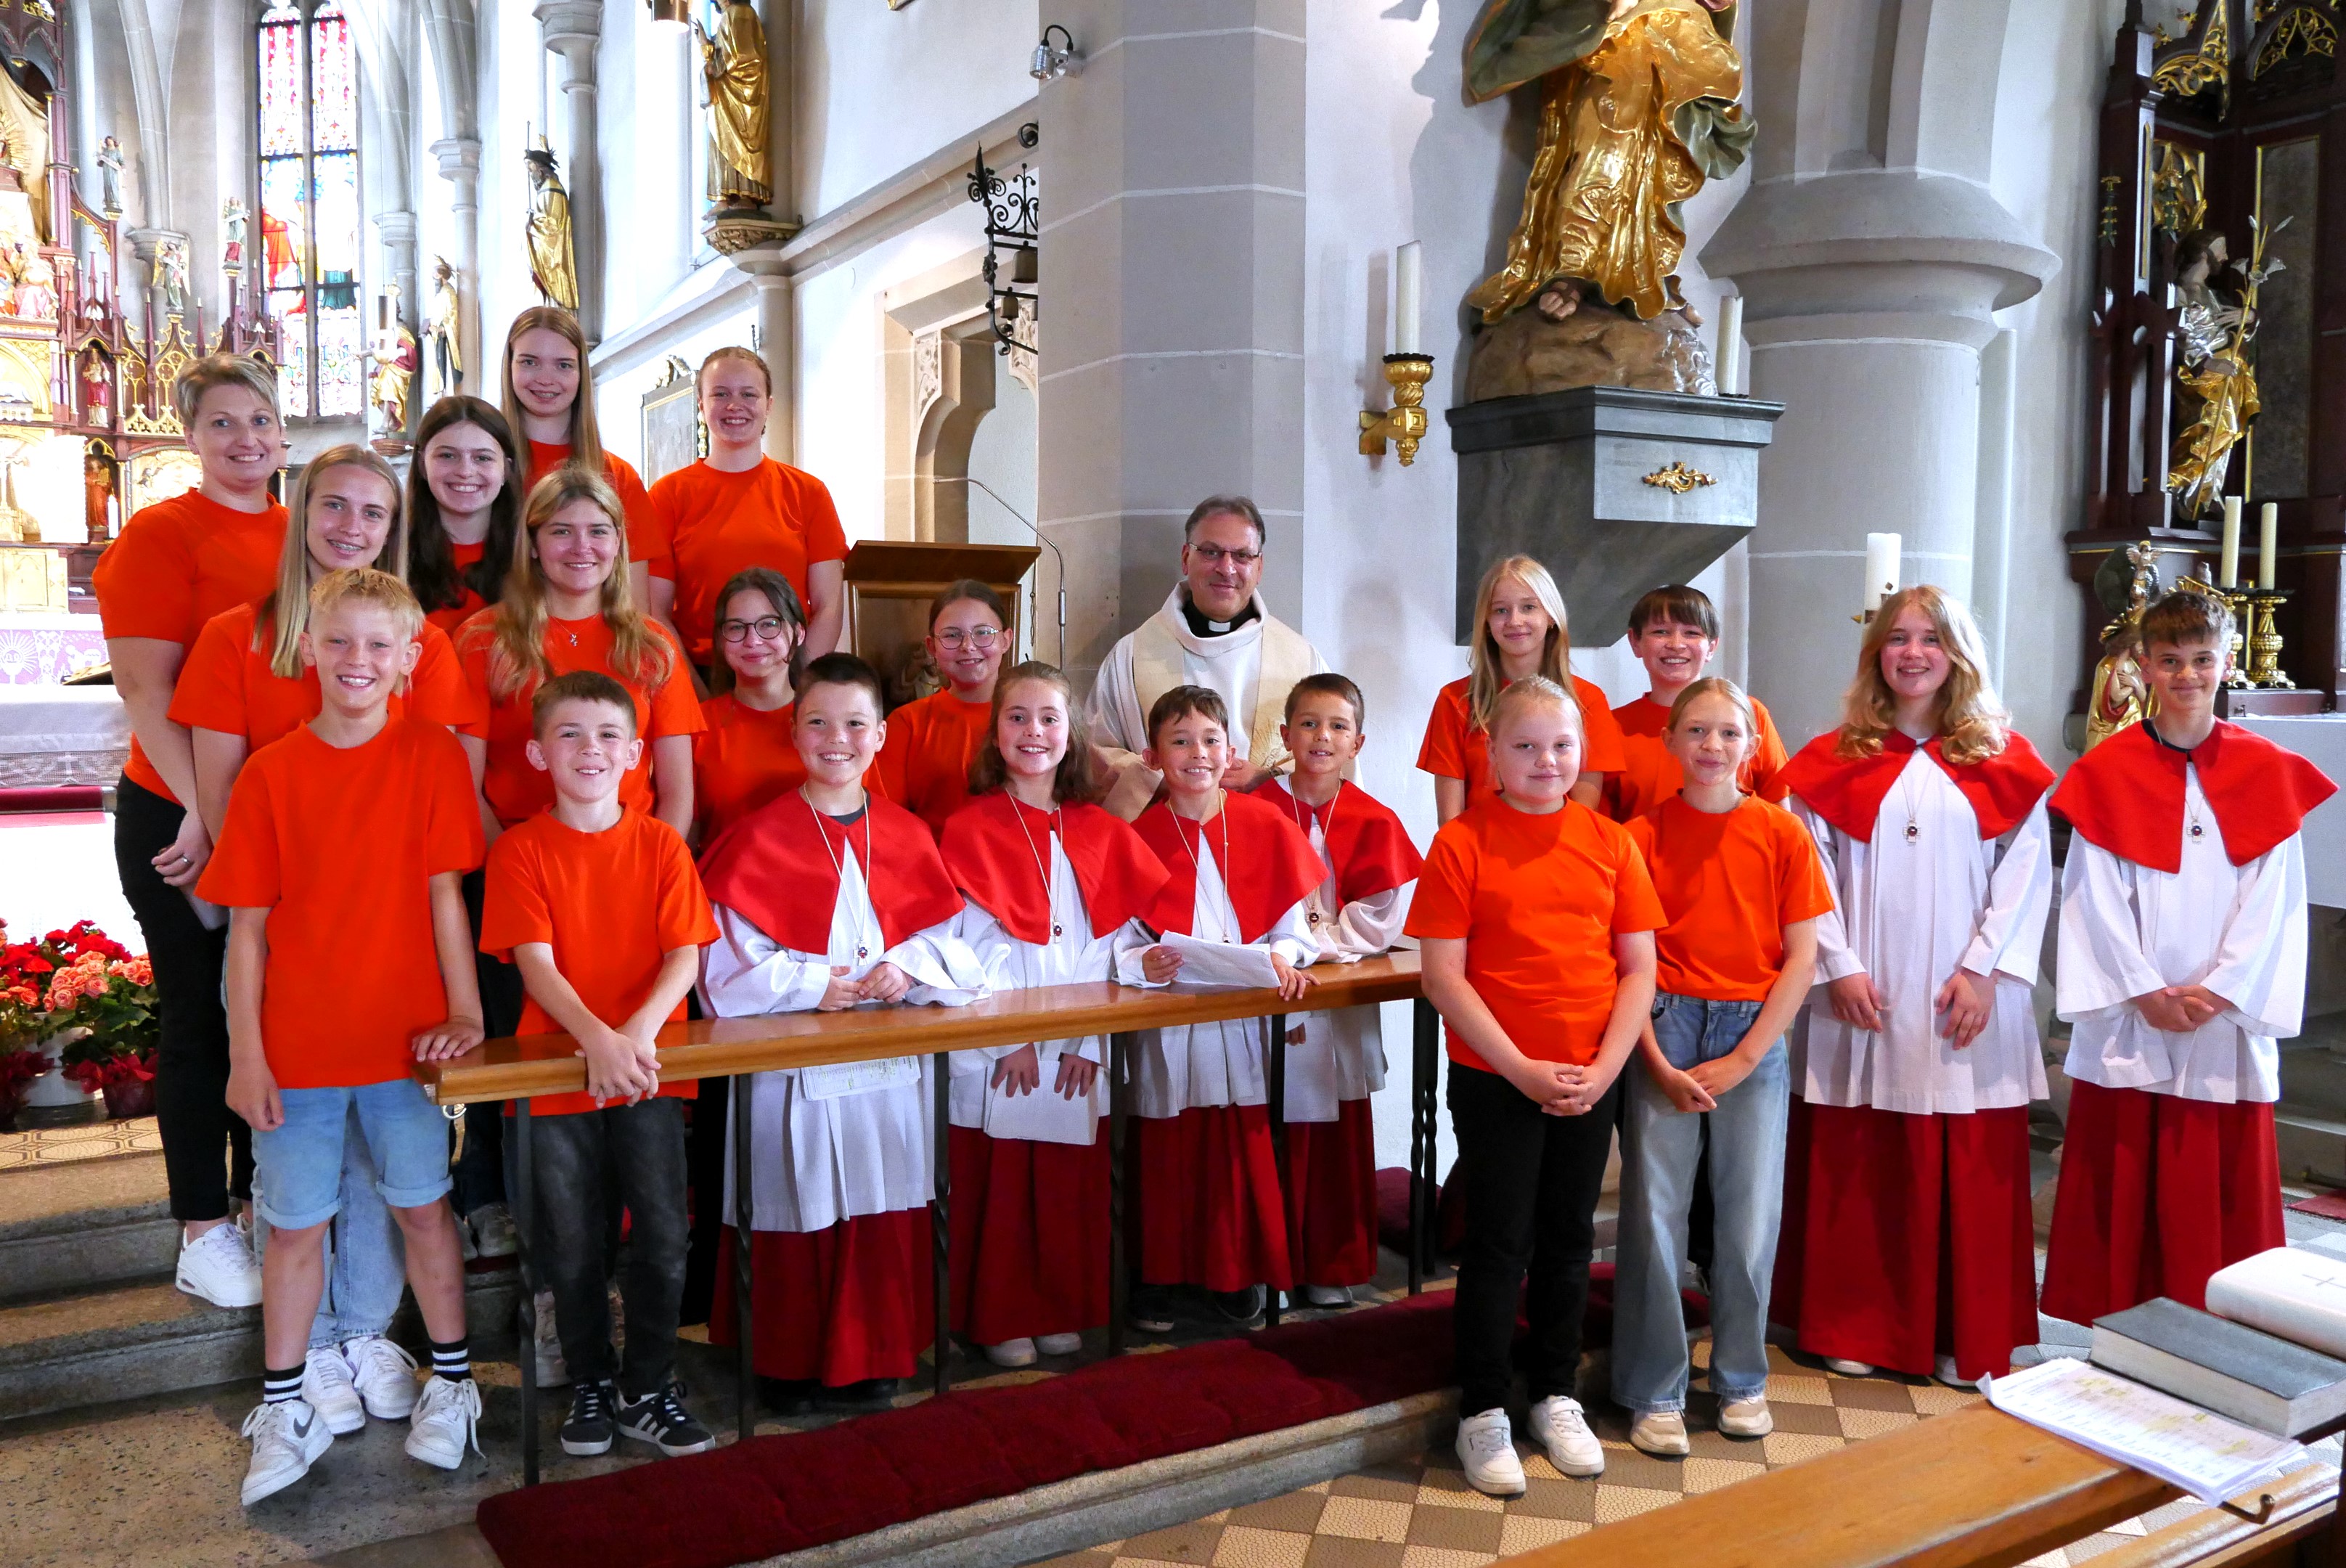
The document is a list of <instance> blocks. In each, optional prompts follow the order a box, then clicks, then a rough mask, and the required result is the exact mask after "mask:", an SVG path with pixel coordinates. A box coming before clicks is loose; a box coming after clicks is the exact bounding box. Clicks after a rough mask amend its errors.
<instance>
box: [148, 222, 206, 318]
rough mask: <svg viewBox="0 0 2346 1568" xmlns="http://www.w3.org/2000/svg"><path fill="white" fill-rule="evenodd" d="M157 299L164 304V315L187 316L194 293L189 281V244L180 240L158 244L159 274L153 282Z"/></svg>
mask: <svg viewBox="0 0 2346 1568" xmlns="http://www.w3.org/2000/svg"><path fill="white" fill-rule="evenodd" d="M149 282H150V285H151V286H152V287H153V289H154V290H155V294H156V297H157V298H158V299H159V300H161V301H162V305H163V312H164V314H166V315H169V316H178V315H183V314H185V313H186V311H187V309H188V300H189V299H190V298H191V297H193V295H194V292H195V290H194V289H193V287H192V286H191V285H190V284H189V281H188V242H187V241H186V240H184V239H179V238H177V237H176V236H174V237H171V238H168V239H159V240H158V241H156V244H155V270H154V272H153V274H152V275H151V277H150V279H149Z"/></svg>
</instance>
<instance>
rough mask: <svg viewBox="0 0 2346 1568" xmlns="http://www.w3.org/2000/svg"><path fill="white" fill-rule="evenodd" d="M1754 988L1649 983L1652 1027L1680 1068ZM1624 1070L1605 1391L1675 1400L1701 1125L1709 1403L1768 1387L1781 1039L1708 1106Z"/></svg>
mask: <svg viewBox="0 0 2346 1568" xmlns="http://www.w3.org/2000/svg"><path fill="white" fill-rule="evenodd" d="M1759 1015H1760V1003H1757V1002H1705V1001H1702V1000H1700V999H1699V998H1697V997H1691V996H1673V995H1670V994H1668V993H1662V994H1660V995H1658V996H1657V997H1656V998H1655V1002H1654V1039H1655V1041H1656V1042H1657V1043H1658V1044H1659V1045H1660V1046H1661V1048H1662V1055H1663V1057H1664V1058H1665V1059H1666V1060H1667V1061H1668V1062H1669V1064H1671V1065H1672V1066H1674V1067H1676V1068H1678V1070H1679V1071H1681V1072H1684V1071H1686V1070H1688V1069H1689V1068H1691V1067H1693V1066H1694V1065H1695V1064H1697V1063H1700V1062H1709V1061H1712V1060H1715V1059H1716V1058H1718V1057H1720V1056H1725V1055H1728V1054H1731V1053H1732V1052H1733V1051H1734V1049H1735V1047H1736V1045H1737V1044H1739V1042H1740V1041H1741V1040H1742V1038H1743V1036H1744V1033H1746V1032H1747V1031H1748V1030H1749V1028H1750V1027H1751V1022H1752V1020H1753V1019H1755V1018H1757V1017H1758V1016H1759ZM1621 1076H1622V1078H1623V1079H1624V1081H1625V1082H1626V1083H1627V1084H1628V1096H1627V1116H1626V1119H1625V1122H1624V1125H1623V1127H1622V1145H1623V1147H1622V1159H1621V1233H1620V1253H1619V1264H1618V1268H1617V1278H1616V1281H1615V1285H1614V1291H1615V1302H1614V1319H1613V1321H1614V1329H1613V1402H1614V1403H1616V1404H1617V1405H1620V1406H1622V1407H1623V1408H1625V1409H1627V1410H1631V1411H1633V1412H1636V1413H1637V1414H1641V1415H1642V1414H1644V1413H1646V1412H1647V1411H1650V1410H1684V1409H1685V1408H1686V1394H1687V1339H1686V1319H1685V1318H1684V1316H1683V1315H1682V1313H1681V1310H1680V1306H1679V1298H1678V1278H1679V1276H1680V1275H1681V1274H1682V1273H1683V1272H1684V1271H1685V1268H1686V1258H1687V1207H1688V1204H1689V1203H1691V1202H1692V1201H1693V1197H1694V1175H1695V1165H1696V1161H1697V1160H1698V1158H1699V1157H1700V1156H1701V1154H1702V1145H1703V1134H1704V1132H1705V1130H1706V1126H1707V1128H1708V1131H1709V1135H1710V1196H1711V1203H1712V1206H1713V1209H1714V1212H1715V1216H1716V1217H1715V1219H1714V1221H1713V1226H1714V1229H1713V1252H1712V1256H1711V1264H1710V1271H1709V1278H1710V1324H1711V1336H1710V1391H1711V1392H1712V1393H1714V1394H1716V1395H1717V1396H1718V1397H1719V1401H1720V1402H1721V1403H1723V1404H1724V1403H1731V1402H1733V1401H1735V1400H1748V1399H1753V1398H1756V1397H1758V1396H1759V1395H1760V1394H1762V1393H1764V1392H1766V1391H1767V1387H1768V1344H1767V1338H1768V1284H1769V1277H1770V1275H1771V1274H1772V1273H1773V1272H1774V1271H1775V1268H1776V1227H1777V1222H1778V1220H1779V1219H1780V1217H1781V1216H1782V1212H1783V1207H1784V1132H1785V1122H1786V1118H1787V1115H1788V1114H1789V1110H1788V1107H1789V1105H1790V1093H1791V1069H1790V1065H1789V1064H1788V1062H1787V1059H1786V1056H1785V1053H1784V1043H1783V1042H1782V1041H1781V1040H1779V1041H1777V1042H1775V1043H1774V1044H1771V1045H1770V1046H1769V1047H1768V1054H1766V1055H1765V1056H1762V1057H1761V1058H1760V1064H1759V1065H1758V1066H1756V1067H1754V1068H1752V1070H1751V1073H1750V1075H1749V1077H1747V1078H1745V1079H1744V1080H1743V1082H1741V1083H1740V1084H1737V1085H1736V1086H1735V1087H1734V1088H1732V1089H1729V1091H1727V1093H1726V1094H1724V1095H1719V1108H1718V1109H1717V1110H1715V1111H1706V1112H1702V1113H1699V1114H1697V1115H1685V1114H1682V1113H1680V1112H1679V1111H1678V1110H1677V1109H1676V1108H1674V1107H1673V1106H1672V1105H1671V1104H1670V1101H1669V1096H1668V1095H1665V1094H1663V1093H1662V1092H1661V1090H1660V1089H1658V1088H1657V1087H1656V1086H1655V1084H1654V1081H1653V1076H1652V1074H1649V1073H1647V1071H1646V1069H1645V1067H1644V1065H1643V1064H1641V1063H1637V1062H1632V1063H1631V1064H1629V1065H1628V1066H1627V1068H1625V1069H1624V1070H1623V1071H1622V1074H1621Z"/></svg>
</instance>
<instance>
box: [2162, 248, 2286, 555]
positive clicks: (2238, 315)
mask: <svg viewBox="0 0 2346 1568" xmlns="http://www.w3.org/2000/svg"><path fill="white" fill-rule="evenodd" d="M2275 232H2279V230H2275ZM2264 238H2265V239H2269V238H2270V236H2265V237H2264ZM2257 249H2258V251H2259V257H2258V259H2257V260H2255V261H2254V262H2253V263H2252V264H2251V265H2250V266H2249V269H2248V270H2246V271H2245V272H2243V271H2242V270H2240V269H2239V268H2238V267H2235V266H2232V265H2231V264H2230V262H2231V258H2230V255H2229V246H2228V245H2227V242H2226V241H2225V239H2224V236H2223V234H2222V233H2221V232H2220V231H2219V230H2217V229H2198V230H2197V231H2196V232H2194V233H2191V234H2188V235H2186V236H2185V237H2184V239H2183V241H2182V243H2181V244H2179V245H2178V247H2177V248H2176V252H2175V286H2176V291H2177V292H2178V294H2180V295H2181V296H2182V299H2183V308H2182V311H2181V314H2180V316H2179V318H2178V321H2177V331H2176V339H2177V341H2176V349H2177V351H2178V355H2179V357H2180V358H2181V359H2182V361H2183V363H2182V364H2181V365H2179V366H2178V367H2177V369H2176V372H2175V380H2176V384H2177V385H2178V386H2180V387H2181V388H2182V389H2183V391H2184V392H2187V393H2188V394H2189V399H2190V402H2183V400H2178V402H2181V403H2182V406H2183V407H2189V406H2191V404H2192V403H2193V402H2196V404H2197V412H2195V413H2194V414H2193V416H2192V420H2191V423H2189V424H2188V425H2187V426H2185V427H2184V430H2183V433H2182V434H2180V435H2178V436H2177V437H2176V438H2175V450H2174V452H2173V453H2172V454H2170V456H2169V457H2168V473H2167V488H2168V490H2169V491H2170V492H2171V493H2173V494H2174V495H2175V497H2176V502H2175V510H2176V514H2177V515H2178V517H2179V518H2180V519H2182V520H2183V521H2185V522H2187V523H2188V522H2189V521H2190V520H2192V519H2194V518H2198V517H2202V516H2207V515H2209V514H2214V513H2215V512H2217V511H2219V509H2220V508H2221V504H2222V496H2223V489H2224V474H2225V472H2226V470H2227V469H2229V467H2230V465H2231V460H2232V448H2234V447H2236V446H2238V445H2239V443H2240V437H2241V436H2243V435H2245V434H2246V433H2248V428H2249V421H2250V420H2252V419H2254V418H2256V417H2257V415H2258V413H2259V412H2261V410H2262V409H2263V407H2264V402H2263V400H2262V399H2261V398H2260V397H2259V395H2258V392H2257V372H2256V369H2255V366H2254V364H2253V362H2252V361H2250V359H2249V340H2250V339H2252V338H2254V337H2255V336H2256V331H2257V289H2258V286H2259V285H2260V284H2261V283H2263V281H2264V280H2266V279H2267V278H2269V277H2270V276H2271V275H2272V274H2273V273H2275V272H2278V271H2280V264H2279V263H2278V262H2275V263H2274V264H2273V265H2271V266H2270V267H2268V266H2266V265H2265V264H2264V262H2263V259H2262V255H2261V252H2262V251H2263V249H2264V243H2263V239H2259V241H2258V245H2257ZM2222 290H2229V291H2231V292H2233V293H2234V294H2235V295H2236V296H2237V301H2235V300H2227V299H2226V298H2225V297H2224V293H2223V292H2222ZM2180 413H2181V409H2180V408H2178V417H2179V416H2180Z"/></svg>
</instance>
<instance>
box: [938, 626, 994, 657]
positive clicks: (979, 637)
mask: <svg viewBox="0 0 2346 1568" xmlns="http://www.w3.org/2000/svg"><path fill="white" fill-rule="evenodd" d="M1001 640H1002V628H1001V627H999V626H972V627H970V628H969V629H968V630H967V631H964V630H962V628H961V627H959V626H947V627H946V628H945V629H944V630H943V631H941V632H939V633H938V634H937V647H941V648H958V647H961V646H962V644H964V642H966V643H967V644H968V645H969V646H970V647H974V648H975V649H976V650H977V651H978V652H980V653H984V651H985V650H986V649H988V648H990V647H993V646H994V644H995V643H997V642H1000V641H1001Z"/></svg>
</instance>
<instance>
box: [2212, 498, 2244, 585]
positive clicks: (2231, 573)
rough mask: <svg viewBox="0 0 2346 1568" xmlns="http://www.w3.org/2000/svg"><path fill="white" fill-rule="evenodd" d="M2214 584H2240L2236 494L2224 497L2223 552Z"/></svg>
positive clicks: (2237, 500) (2238, 515)
mask: <svg viewBox="0 0 2346 1568" xmlns="http://www.w3.org/2000/svg"><path fill="white" fill-rule="evenodd" d="M2216 585H2217V586H2218V587H2219V588H2237V587H2239V585H2240V498H2239V496H2237V495H2227V496H2225V497H2224V554H2223V560H2222V564H2221V566H2220V568H2219V571H2218V573H2217V575H2216Z"/></svg>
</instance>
